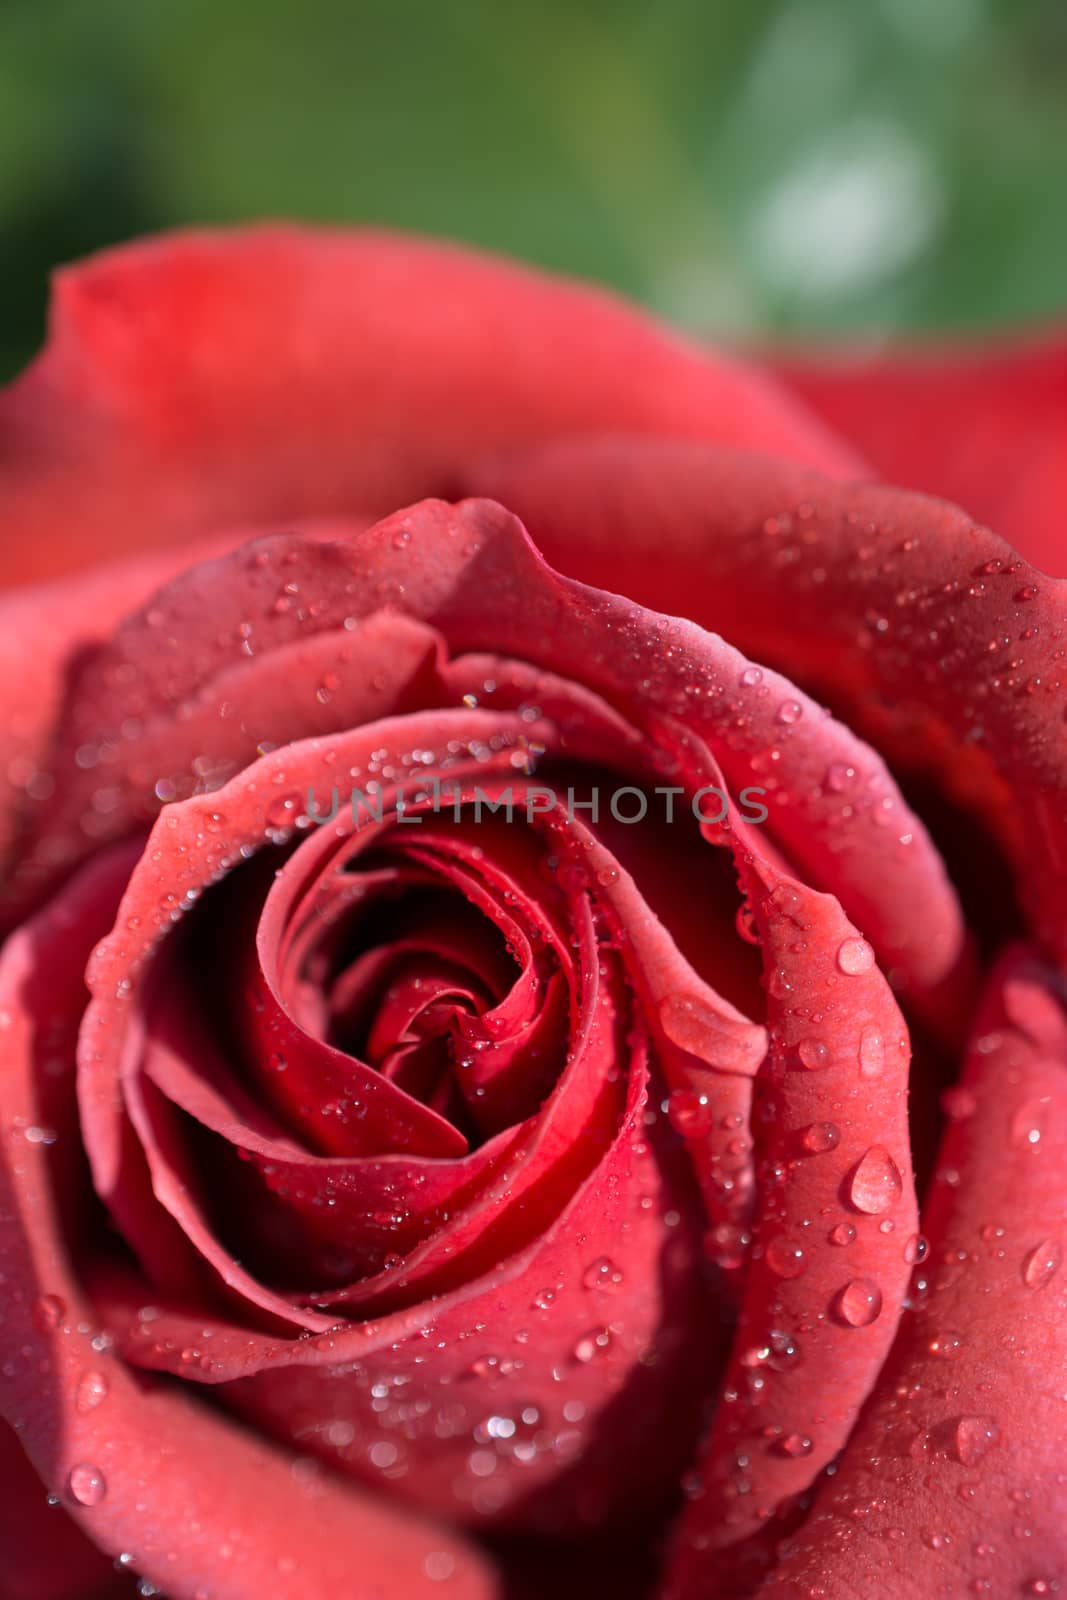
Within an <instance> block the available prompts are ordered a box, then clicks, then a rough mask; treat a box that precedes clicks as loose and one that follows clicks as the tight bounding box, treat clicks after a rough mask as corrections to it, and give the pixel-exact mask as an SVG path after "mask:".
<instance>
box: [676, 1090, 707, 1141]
mask: <svg viewBox="0 0 1067 1600" xmlns="http://www.w3.org/2000/svg"><path fill="white" fill-rule="evenodd" d="M667 1120H668V1122H669V1123H670V1125H671V1127H672V1128H673V1129H674V1131H675V1133H680V1134H681V1135H682V1137H683V1138H684V1139H690V1138H700V1137H702V1136H703V1135H704V1134H706V1133H710V1131H711V1125H712V1122H713V1120H714V1115H713V1112H712V1109H711V1103H710V1101H709V1100H708V1097H707V1095H706V1094H698V1093H697V1091H696V1090H695V1089H674V1090H672V1091H671V1094H670V1096H669V1097H668V1100H667Z"/></svg>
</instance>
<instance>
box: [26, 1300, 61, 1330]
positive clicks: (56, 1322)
mask: <svg viewBox="0 0 1067 1600" xmlns="http://www.w3.org/2000/svg"><path fill="white" fill-rule="evenodd" d="M66 1310H67V1308H66V1306H65V1305H64V1303H63V1301H62V1300H61V1299H60V1298H59V1296H58V1294H42V1295H41V1296H40V1297H39V1298H38V1299H37V1300H36V1301H35V1302H34V1307H33V1320H34V1323H35V1325H36V1326H37V1327H38V1328H39V1329H40V1331H41V1332H42V1333H51V1332H53V1330H54V1329H56V1328H58V1327H59V1326H60V1324H61V1323H62V1321H63V1318H64V1315H65V1314H66Z"/></svg>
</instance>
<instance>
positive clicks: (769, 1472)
mask: <svg viewBox="0 0 1067 1600" xmlns="http://www.w3.org/2000/svg"><path fill="white" fill-rule="evenodd" d="M755 835H756V830H755V829H749V830H748V836H749V838H750V839H751V841H752V844H753V846H754V848H757V849H758V839H757V838H756V837H755ZM742 860H743V861H744V863H745V868H744V876H745V878H746V879H747V881H748V882H749V884H750V885H751V890H750V892H751V897H752V909H753V913H754V915H755V918H756V922H757V926H758V927H759V931H760V937H761V939H762V941H763V951H764V963H765V971H766V974H767V985H768V996H769V998H768V1030H769V1033H770V1039H771V1054H770V1058H769V1061H768V1063H767V1066H766V1067H765V1068H764V1070H763V1072H762V1073H761V1075H760V1078H759V1079H758V1080H757V1086H756V1089H757V1097H756V1107H755V1130H756V1141H757V1149H756V1161H757V1173H758V1174H761V1183H760V1190H759V1212H758V1219H757V1222H756V1226H755V1230H754V1235H753V1246H752V1249H751V1251H750V1256H749V1265H748V1271H747V1275H746V1279H745V1296H744V1304H743V1307H742V1310H741V1319H740V1323H739V1326H738V1329H737V1332H736V1335H735V1340H734V1348H733V1354H732V1357H731V1362H730V1366H729V1368H728V1371H727V1373H726V1377H725V1379H724V1387H723V1390H722V1392H721V1394H720V1398H719V1405H718V1408H717V1410H716V1412H715V1415H714V1420H713V1422H712V1426H711V1431H710V1435H709V1438H708V1440H707V1442H706V1446H705V1451H704V1455H703V1459H702V1460H701V1461H700V1463H699V1464H698V1467H697V1469H696V1471H695V1472H694V1473H693V1474H692V1475H691V1481H690V1482H689V1483H688V1484H687V1492H688V1493H689V1495H690V1502H689V1505H688V1506H687V1508H686V1510H685V1512H684V1513H683V1516H682V1519H681V1523H680V1525H679V1529H678V1532H677V1534H676V1538H675V1544H674V1550H673V1556H672V1559H671V1565H670V1575H669V1581H668V1585H667V1590H666V1592H667V1593H668V1594H669V1595H671V1596H679V1597H681V1596H687V1595H694V1594H705V1593H707V1592H708V1587H709V1584H710V1583H712V1582H715V1581H719V1579H718V1577H717V1575H721V1574H723V1573H724V1572H729V1573H730V1575H731V1580H732V1581H734V1582H737V1583H738V1587H739V1588H740V1579H741V1575H742V1574H744V1573H745V1572H746V1570H748V1568H749V1567H750V1565H751V1563H752V1560H753V1558H756V1559H758V1558H759V1557H760V1555H761V1554H762V1546H763V1544H764V1542H765V1539H766V1533H767V1526H768V1519H769V1518H771V1517H773V1516H774V1515H775V1514H776V1513H778V1512H779V1511H781V1510H782V1509H783V1507H787V1506H788V1504H789V1502H790V1501H791V1499H792V1498H793V1497H795V1496H797V1495H799V1494H801V1493H802V1492H803V1491H804V1490H806V1489H807V1488H808V1487H809V1486H810V1484H811V1483H812V1482H813V1481H814V1480H815V1478H816V1476H817V1475H818V1473H819V1472H820V1471H821V1469H822V1468H823V1467H824V1466H826V1465H827V1463H828V1462H829V1461H831V1460H832V1459H833V1457H834V1456H835V1455H836V1454H837V1453H838V1451H839V1450H840V1449H841V1448H842V1446H843V1445H844V1443H845V1440H846V1439H847V1438H848V1435H849V1433H850V1431H851V1429H852V1427H853V1425H854V1423H855V1420H856V1417H857V1415H858V1414H859V1410H860V1407H861V1406H862V1405H863V1403H864V1402H865V1400H866V1399H867V1396H868V1394H869V1393H870V1390H871V1387H872V1385H873V1383H874V1382H875V1380H876V1378H877V1375H878V1373H879V1371H880V1369H881V1366H882V1364H883V1362H884V1360H885V1356H886V1353H887V1351H888V1349H889V1346H890V1344H891V1343H892V1339H893V1335H894V1333H895V1331H896V1326H897V1320H898V1317H899V1315H900V1310H901V1305H902V1302H903V1297H904V1292H905V1288H906V1286H907V1281H908V1277H909V1273H910V1266H909V1264H908V1262H907V1259H906V1253H905V1246H906V1243H907V1241H908V1240H909V1239H912V1238H913V1237H914V1235H915V1232H916V1227H917V1212H916V1204H915V1191H914V1186H913V1182H912V1174H911V1161H910V1157H909V1153H908V1123H907V1079H908V1060H909V1056H908V1047H907V1046H908V1041H907V1033H906V1030H905V1028H904V1023H903V1019H902V1018H901V1015H900V1012H899V1010H898V1008H897V1006H896V1004H895V1002H894V1000H893V998H892V995H891V993H890V991H889V988H888V986H887V984H886V982H885V979H884V978H883V976H882V974H881V973H880V972H879V971H878V968H877V966H876V965H875V963H874V955H873V952H872V950H871V947H870V945H869V944H867V943H866V942H865V941H864V940H863V939H861V938H860V937H859V935H858V934H857V932H856V929H855V928H854V927H852V926H851V925H850V924H849V922H848V920H847V919H846V918H845V917H844V916H843V914H842V912H841V908H840V906H839V905H837V903H836V902H835V901H834V900H832V899H831V898H830V897H828V896H825V895H818V894H815V893H814V892H813V891H811V890H810V889H808V888H806V887H804V886H802V885H801V884H798V883H797V882H796V881H795V880H793V879H790V878H787V877H783V876H782V875H781V874H779V873H778V872H776V871H775V870H773V869H768V867H767V866H766V865H765V864H764V863H763V862H761V861H760V859H759V856H758V855H754V856H748V857H747V858H746V857H744V856H742ZM753 1546H754V1548H753ZM727 1553H728V1554H727Z"/></svg>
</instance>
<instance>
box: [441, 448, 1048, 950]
mask: <svg viewBox="0 0 1067 1600" xmlns="http://www.w3.org/2000/svg"><path fill="white" fill-rule="evenodd" d="M471 483H472V486H473V487H476V488H477V489H478V490H479V491H480V492H488V493H491V494H494V495H496V496H498V497H499V498H501V499H503V500H504V501H505V502H506V503H507V504H508V505H509V506H512V507H513V508H514V509H515V510H516V512H517V513H518V514H519V515H520V516H522V517H524V518H525V519H526V521H527V523H528V525H529V528H530V531H531V535H532V537H533V538H534V539H535V540H536V541H537V542H538V544H539V546H540V547H541V548H543V550H544V551H545V555H546V558H547V559H548V560H549V561H555V562H558V563H559V564H560V565H562V566H564V567H565V568H566V570H567V571H568V572H570V573H573V574H574V576H576V577H578V578H581V579H583V580H584V581H585V582H590V583H610V584H611V585H613V586H616V587H618V588H619V589H620V590H621V591H622V592H623V593H626V594H634V595H638V596H639V597H640V598H641V599H642V601H643V602H644V603H645V604H647V605H652V606H656V607H658V608H659V609H661V610H663V611H668V612H672V611H673V612H682V613H684V614H686V615H691V616H693V617H694V618H695V619H696V621H698V622H700V623H702V624H703V625H704V626H706V627H711V628H719V629H721V630H722V631H723V632H724V633H725V634H726V635H727V637H729V638H730V639H732V640H734V641H736V643H737V644H738V646H739V647H740V648H742V649H744V650H746V651H748V652H750V653H752V654H754V655H755V656H756V657H757V658H762V659H765V660H770V661H773V662H775V663H776V664H779V665H781V666H782V668H783V670H785V671H787V672H789V673H790V674H792V675H795V676H796V677H797V678H799V679H800V680H801V681H802V682H804V683H805V684H808V685H810V686H811V687H812V688H813V690H814V691H815V692H822V693H824V694H826V695H827V696H830V697H832V699H833V702H834V704H835V705H837V706H839V707H840V709H841V714H842V715H843V716H844V717H845V718H846V719H847V720H848V722H849V724H850V726H852V727H855V728H857V729H859V730H861V731H863V732H864V733H865V734H866V736H867V737H869V738H870V739H871V740H872V741H873V742H874V743H875V744H876V745H878V746H879V747H880V748H881V749H882V750H883V751H884V752H885V754H886V755H887V756H888V757H889V758H890V759H891V760H892V761H893V763H894V765H895V766H896V767H897V768H898V769H899V770H901V771H907V770H909V769H910V770H912V771H915V770H918V771H920V772H925V773H932V774H933V775H934V778H935V780H936V782H937V783H938V784H939V786H940V787H941V789H942V791H943V792H944V793H946V794H949V795H951V796H954V797H955V798H956V799H957V801H958V802H959V803H960V804H961V805H963V806H965V807H967V808H969V809H970V810H971V811H972V812H974V813H975V814H976V815H977V816H978V817H979V819H980V820H981V821H982V822H983V824H984V825H985V826H987V827H988V828H989V829H990V830H992V831H995V832H996V834H997V835H998V836H999V838H1000V839H1001V841H1002V842H1003V843H1004V845H1005V847H1006V848H1007V849H1009V850H1011V851H1013V852H1014V858H1015V862H1016V869H1017V872H1018V875H1019V878H1020V880H1021V882H1022V884H1023V885H1024V889H1025V892H1026V894H1027V897H1028V900H1029V903H1030V905H1031V908H1032V912H1033V915H1034V919H1035V923H1036V925H1037V927H1038V929H1039V931H1040V932H1041V933H1042V935H1043V937H1045V938H1046V939H1047V940H1048V942H1049V944H1050V946H1051V947H1052V948H1054V949H1056V950H1059V951H1061V952H1064V953H1067V921H1065V918H1064V907H1065V906H1067V821H1065V819H1067V764H1065V753H1067V740H1065V739H1064V736H1063V722H1064V718H1065V717H1067V685H1065V680H1064V678H1063V674H1062V673H1061V672H1060V671H1059V670H1058V668H1057V666H1056V660H1057V657H1056V652H1057V651H1058V650H1060V649H1062V648H1063V646H1064V644H1065V642H1067V617H1065V611H1067V599H1065V596H1067V588H1065V586H1064V585H1063V583H1058V582H1056V581H1055V580H1050V579H1048V578H1045V577H1044V576H1043V575H1042V574H1041V573H1039V572H1036V571H1035V570H1034V569H1033V568H1031V567H1028V566H1027V565H1026V563H1025V562H1023V561H1021V560H1020V559H1019V557H1018V556H1017V555H1016V554H1015V552H1014V551H1013V550H1012V549H1011V547H1010V546H1008V545H1006V544H1005V543H1004V542H1003V540H1001V539H999V538H997V537H996V535H995V534H993V533H990V532H989V530H988V529H985V528H982V527H978V526H976V525H975V524H974V523H973V522H971V521H970V519H969V518H968V517H966V516H965V515H964V514H963V513H962V512H960V511H957V510H956V509H955V508H954V507H952V506H948V505H944V504H941V503H939V502H937V501H933V500H927V499H925V498H923V497H922V496H919V495H911V494H905V493H903V492H898V491H896V490H891V489H879V488H868V487H863V486H853V485H840V484H833V483H828V482H827V481H826V480H825V479H823V478H820V477H819V476H818V474H816V473H812V472H808V471H805V470H801V469H797V468H794V467H790V466H788V465H783V464H781V463H776V462H773V461H770V460H768V459H766V458H763V457H759V456H750V455H745V454H743V453H740V452H738V453H732V452H728V451H716V450H713V449H707V448H705V447H702V446H694V445H688V444H684V443H677V444H675V443H665V442H664V443H661V442H650V441H642V440H627V441H620V440H604V441H601V442H599V443H594V444H590V445H587V446H586V445H581V446H571V445H560V446H558V447H555V448H552V449H546V450H544V451H542V452H538V453H535V454H531V455H529V456H526V457H520V458H516V460H515V461H514V462H513V463H511V464H508V463H504V464H503V465H497V466H495V467H487V468H485V469H483V470H482V471H480V472H479V473H478V474H476V475H475V476H474V477H473V478H472V480H471ZM694 573H698V574H700V576H699V579H694V576H693V574H694ZM850 767H851V768H855V770H854V771H853V772H850V771H849V768H850ZM812 781H813V782H814V783H817V784H822V785H825V786H826V790H827V791H828V792H825V794H824V803H825V805H826V806H827V808H828V809H830V808H831V807H832V808H836V812H837V816H838V819H839V820H838V824H837V829H836V831H837V832H838V834H839V835H842V834H843V835H845V836H846V837H847V835H848V834H850V833H851V831H852V827H853V821H852V819H851V818H850V817H849V816H848V815H847V814H846V812H845V808H846V807H849V808H852V807H853V806H854V804H855V797H856V796H857V794H862V792H863V786H864V780H863V776H862V772H861V770H860V768H858V767H856V764H855V762H853V761H851V760H850V758H849V757H848V756H843V757H839V758H834V765H833V768H832V769H831V766H830V765H829V764H828V765H827V766H826V767H825V768H824V770H823V772H822V773H821V774H818V773H813V774H812ZM792 787H793V788H794V789H795V787H796V785H793V786H792ZM899 804H900V803H899V801H894V802H893V804H892V805H890V806H888V807H886V805H885V802H884V800H883V801H882V804H881V807H880V808H879V809H880V811H881V812H882V813H884V815H878V814H877V813H876V820H877V821H879V822H881V823H882V824H883V827H882V833H883V836H885V837H886V838H892V839H895V838H896V837H897V836H898V834H899V833H901V832H912V833H913V832H914V829H913V827H912V824H911V821H910V820H907V821H905V816H904V813H903V812H902V811H901V810H900V809H899ZM897 823H899V824H900V826H899V827H898V826H897ZM886 824H888V825H886ZM919 842H920V841H919V836H918V835H915V839H914V843H913V845H910V846H908V849H909V850H913V849H914V845H915V844H918V843H919ZM861 848H862V849H863V852H864V857H865V859H866V860H867V861H868V862H869V863H871V864H873V863H874V862H875V861H876V860H878V859H879V856H880V851H879V850H878V848H877V846H875V845H872V842H871V840H870V838H865V839H864V841H863V844H862V846H861ZM809 878H810V880H811V881H812V882H815V883H818V884H819V885H820V886H821V887H823V888H826V889H830V890H832V892H834V893H836V894H837V895H838V897H839V898H840V899H841V901H842V904H843V905H844V906H845V909H846V911H848V912H849V914H850V915H851V916H852V917H853V920H854V921H856V922H857V923H858V924H859V926H861V927H863V928H864V931H865V932H867V933H868V934H869V935H870V936H871V937H872V938H873V937H875V933H874V931H873V929H872V928H871V927H869V926H867V925H866V923H867V919H866V918H865V917H864V915H863V914H862V913H861V911H860V909H859V907H858V906H857V905H855V903H854V902H853V901H852V900H851V899H850V896H849V894H847V893H846V892H845V886H844V885H843V884H842V883H841V882H840V880H839V878H837V877H836V876H835V875H832V874H831V873H829V872H827V871H825V870H824V871H823V872H822V873H820V872H819V871H818V870H816V871H813V872H810V873H809ZM907 898H908V901H909V904H908V905H907V906H904V907H902V915H903V916H904V917H906V918H908V919H910V923H911V926H912V928H913V929H914V928H915V927H916V925H917V924H918V923H920V922H922V921H923V920H924V919H921V918H920V919H916V918H915V917H914V914H913V910H912V904H911V902H910V891H909V895H908V897H907Z"/></svg>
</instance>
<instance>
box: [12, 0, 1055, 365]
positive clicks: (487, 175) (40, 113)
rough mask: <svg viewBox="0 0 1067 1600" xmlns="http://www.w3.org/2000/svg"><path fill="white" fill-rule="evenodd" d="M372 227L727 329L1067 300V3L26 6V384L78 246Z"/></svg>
mask: <svg viewBox="0 0 1067 1600" xmlns="http://www.w3.org/2000/svg"><path fill="white" fill-rule="evenodd" d="M282 215H285V216H291V217H303V218H312V219H317V220H328V221H358V220H365V219H371V220H374V221H378V222H385V223H392V224H397V225H399V226H402V227H405V228H413V229H421V230H425V231H429V232H436V233H443V234H448V235H450V236H452V237H454V238H458V239H463V240H469V241H471V242H473V243H476V244H482V245H488V246H492V247H494V248H496V249H499V250H503V251H508V252H511V253H513V254H515V255H518V256H522V257H525V258H526V259H528V260H530V261H536V262H541V263H543V264H544V265H546V266H550V267H555V268H560V269H564V270H567V271H570V272H573V273H578V274H580V275H584V276H588V277H592V278H596V279H600V280H602V281H604V282H607V283H611V284H614V285H616V286H618V287H619V288H621V289H623V290H625V291H627V292H628V293H630V294H632V295H635V296H637V297H639V298H640V299H642V300H644V301H646V302H647V303H649V304H650V305H652V306H654V307H655V308H657V309H658V310H659V311H661V312H663V313H665V314H666V315H668V316H670V317H673V318H675V319H677V320H679V321H681V322H684V323H686V324H688V325H689V326H691V327H694V328H697V329H701V330H707V331H710V332H717V333H722V332H725V333H727V334H730V335H733V336H735V337H751V336H753V334H756V335H758V334H761V333H765V332H766V331H768V330H770V331H779V330H786V331H789V332H804V331H811V330H815V331H824V330H830V331H834V332H841V331H843V330H851V329H858V328H863V329H868V330H870V329H873V330H876V331H879V332H883V331H896V330H899V329H929V328H931V327H938V328H945V329H954V330H955V329H966V328H973V327H988V326H991V325H994V326H995V325H1000V324H1004V323H1009V322H1019V321H1023V320H1033V319H1036V318H1041V317H1047V316H1050V315H1053V314H1056V313H1060V312H1063V311H1065V310H1067V4H1065V0H599V3H596V0H592V3H591V0H585V3H582V0H537V3H536V4H534V5H530V6H524V7H519V6H514V7H512V6H505V5H501V4H500V3H499V0H497V3H495V4H494V3H493V0H392V3H389V4H361V3H353V0H303V3H299V0H0V240H2V244H3V294H2V296H0V371H2V372H3V373H4V374H7V373H10V372H11V371H13V370H15V369H16V368H17V367H18V366H19V365H21V363H22V362H23V361H24V360H25V359H26V358H27V356H28V355H30V354H31V353H32V351H33V350H34V349H35V348H36V346H37V345H38V343H39V341H40V337H41V332H42V327H43V316H44V304H45V279H46V275H47V273H48V270H49V268H50V267H51V266H52V265H53V264H54V263H56V262H58V261H63V260H68V259H70V258H71V257H74V256H78V255H81V254H84V253H85V252H86V251H89V250H92V249H96V248H98V247H99V246H101V245H105V244H109V243H111V242H112V241H114V240H117V239H122V238H125V237H128V236H129V235H131V234H135V233H140V232H143V231H145V230H152V229H158V228H163V227H169V226H172V225H174V224H177V223H186V222H205V223H217V222H228V221H239V220H242V219H245V218H251V217H259V216H282Z"/></svg>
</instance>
